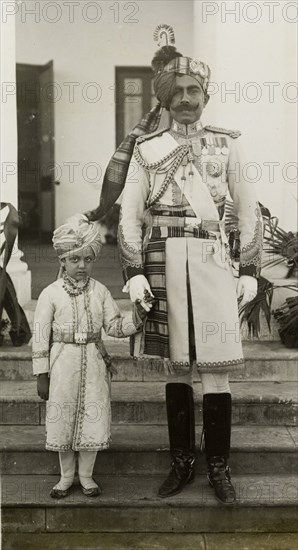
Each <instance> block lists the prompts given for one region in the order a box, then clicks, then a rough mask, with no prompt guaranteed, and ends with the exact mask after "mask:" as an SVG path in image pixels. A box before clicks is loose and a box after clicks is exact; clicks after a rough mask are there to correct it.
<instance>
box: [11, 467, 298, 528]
mask: <svg viewBox="0 0 298 550" xmlns="http://www.w3.org/2000/svg"><path fill="white" fill-rule="evenodd" d="M57 479H58V476H39V475H33V476H3V477H2V526H3V528H4V530H5V531H10V532H16V531H17V532H20V531H23V532H31V533H32V532H43V533H45V532H46V533H52V532H59V533H62V532H73V533H75V532H77V533H81V532H89V533H90V532H105V533H111V532H127V533H129V532H139V533H142V532H143V533H148V532H152V531H154V532H156V533H157V532H161V533H165V532H173V533H210V532H211V533H233V532H235V531H236V532H254V533H257V532H261V533H268V532H269V533H270V532H271V533H283V532H286V533H288V532H297V508H296V507H297V503H298V499H297V493H298V479H297V476H293V475H277V474H274V475H271V476H234V478H233V483H234V486H235V489H236V493H237V498H238V502H237V505H235V506H232V507H226V506H224V505H222V504H219V503H218V502H217V501H216V499H215V497H214V493H213V489H212V488H211V487H209V485H208V482H207V479H206V477H205V476H197V477H196V479H195V481H194V483H192V484H191V485H189V486H188V487H186V488H185V490H184V491H183V492H182V493H181V494H179V495H176V496H175V497H172V498H171V499H160V498H158V497H157V495H156V493H157V490H158V487H159V485H160V483H161V482H162V481H163V477H162V476H152V475H147V476H141V475H139V476H137V475H136V476H118V475H112V476H109V475H105V476H100V479H99V478H98V476H95V479H96V480H97V481H98V482H100V483H101V485H102V488H103V493H102V495H101V496H100V497H99V498H94V499H90V498H89V499H88V497H86V496H84V495H83V494H82V493H81V491H80V489H79V487H78V486H75V487H74V490H73V492H72V493H71V494H70V495H69V496H68V497H67V498H65V499H62V500H59V501H57V500H54V499H51V498H50V496H49V491H50V489H51V487H52V486H53V485H54V484H55V483H56V482H57Z"/></svg>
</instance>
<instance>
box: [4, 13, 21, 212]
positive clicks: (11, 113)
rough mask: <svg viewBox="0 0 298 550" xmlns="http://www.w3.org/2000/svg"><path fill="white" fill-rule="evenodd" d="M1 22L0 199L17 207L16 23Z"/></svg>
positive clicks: (9, 21) (9, 20)
mask: <svg viewBox="0 0 298 550" xmlns="http://www.w3.org/2000/svg"><path fill="white" fill-rule="evenodd" d="M0 24H1V81H2V97H1V104H0V108H1V163H0V164H1V189H0V193H1V201H2V202H11V203H12V204H13V205H14V206H15V208H17V207H18V176H17V154H18V142H17V133H16V126H17V110H16V95H15V90H16V84H15V80H16V70H15V24H14V19H13V18H10V19H8V20H7V22H6V24H4V23H3V21H2V22H1V23H0Z"/></svg>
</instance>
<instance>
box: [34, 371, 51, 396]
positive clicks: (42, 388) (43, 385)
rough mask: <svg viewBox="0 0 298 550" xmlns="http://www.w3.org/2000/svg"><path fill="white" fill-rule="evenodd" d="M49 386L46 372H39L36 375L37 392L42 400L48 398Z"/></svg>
mask: <svg viewBox="0 0 298 550" xmlns="http://www.w3.org/2000/svg"><path fill="white" fill-rule="evenodd" d="M49 387H50V379H49V375H48V373H47V372H45V373H43V374H39V375H38V377H37V393H38V395H39V397H40V398H41V399H43V400H44V401H47V400H48V399H49Z"/></svg>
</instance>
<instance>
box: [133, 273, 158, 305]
mask: <svg viewBox="0 0 298 550" xmlns="http://www.w3.org/2000/svg"><path fill="white" fill-rule="evenodd" d="M145 290H147V291H148V292H149V294H150V295H151V296H153V294H152V291H151V288H150V285H149V283H148V281H147V279H146V277H145V276H144V275H135V276H134V277H132V278H131V279H129V295H130V299H131V301H132V302H133V303H135V301H136V300H140V302H141V305H142V306H143V308H144V309H145V310H146V311H150V309H151V308H152V304H150V303H149V302H145V301H144V294H145Z"/></svg>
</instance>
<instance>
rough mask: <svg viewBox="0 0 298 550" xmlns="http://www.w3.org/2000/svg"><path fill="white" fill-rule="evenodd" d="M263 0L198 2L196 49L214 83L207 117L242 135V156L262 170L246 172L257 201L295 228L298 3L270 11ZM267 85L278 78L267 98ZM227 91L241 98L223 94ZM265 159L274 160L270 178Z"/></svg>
mask: <svg viewBox="0 0 298 550" xmlns="http://www.w3.org/2000/svg"><path fill="white" fill-rule="evenodd" d="M268 4H270V3H269V2H261V1H258V2H246V1H241V2H234V1H233V2H232V1H227V2H220V1H218V2H200V1H195V2H194V14H195V18H194V28H195V31H194V50H195V55H196V57H198V58H201V59H202V60H204V61H206V62H207V63H208V64H209V65H210V67H211V70H212V78H211V79H212V81H213V83H214V85H213V88H212V91H213V94H214V95H213V96H212V97H211V99H210V102H209V104H208V106H207V107H206V111H205V113H204V122H205V123H209V124H214V125H218V126H224V127H226V128H233V129H234V128H235V129H240V130H241V131H242V132H243V137H242V138H241V140H242V141H243V145H244V146H245V149H246V153H247V154H246V157H247V161H248V162H255V163H257V164H258V167H259V168H258V173H257V170H255V171H254V174H253V173H252V172H251V173H250V175H249V177H250V178H253V177H254V176H257V175H258V176H259V177H258V178H257V179H258V181H257V183H256V188H257V193H258V197H259V200H260V201H261V202H262V203H263V204H265V205H267V206H268V207H269V208H270V209H271V212H272V214H274V215H277V216H278V217H279V218H280V224H281V226H282V227H283V228H285V229H292V230H295V228H297V181H295V175H296V176H297V168H296V170H295V168H292V169H291V168H288V171H287V170H286V166H287V164H288V163H292V162H295V163H297V98H296V101H295V102H291V101H290V100H291V98H295V96H297V87H296V88H294V87H288V88H287V84H288V83H290V82H293V81H294V82H295V81H297V65H296V63H297V26H296V24H295V21H296V22H297V7H296V8H295V6H294V4H295V3H294V2H287V1H285V0H283V1H281V2H273V4H276V6H275V8H274V11H273V6H271V8H270V10H269V6H268ZM296 6H297V5H296ZM228 10H229V11H231V10H233V11H234V13H233V14H228ZM290 21H293V22H290ZM266 82H267V83H269V82H270V83H277V86H276V87H275V90H274V95H273V96H272V98H271V100H270V98H269V87H268V85H267V86H266V85H264V83H266ZM237 83H238V84H237ZM249 83H255V84H253V85H251V86H247V85H248V84H249ZM237 86H238V89H237ZM284 87H285V88H284ZM231 89H234V90H235V89H237V94H238V90H239V91H240V97H238V95H237V96H235V94H234V95H230V94H227V93H226V90H231ZM252 99H255V101H254V102H251V100H252ZM271 101H272V102H271ZM268 162H270V163H271V162H277V163H279V166H277V167H276V168H275V172H274V177H273V181H271V182H270V181H269V167H268V166H266V165H265V164H264V163H268ZM296 166H297V164H296ZM272 169H273V168H272ZM287 179H288V180H289V179H292V180H293V181H292V182H289V181H286V180H287Z"/></svg>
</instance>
